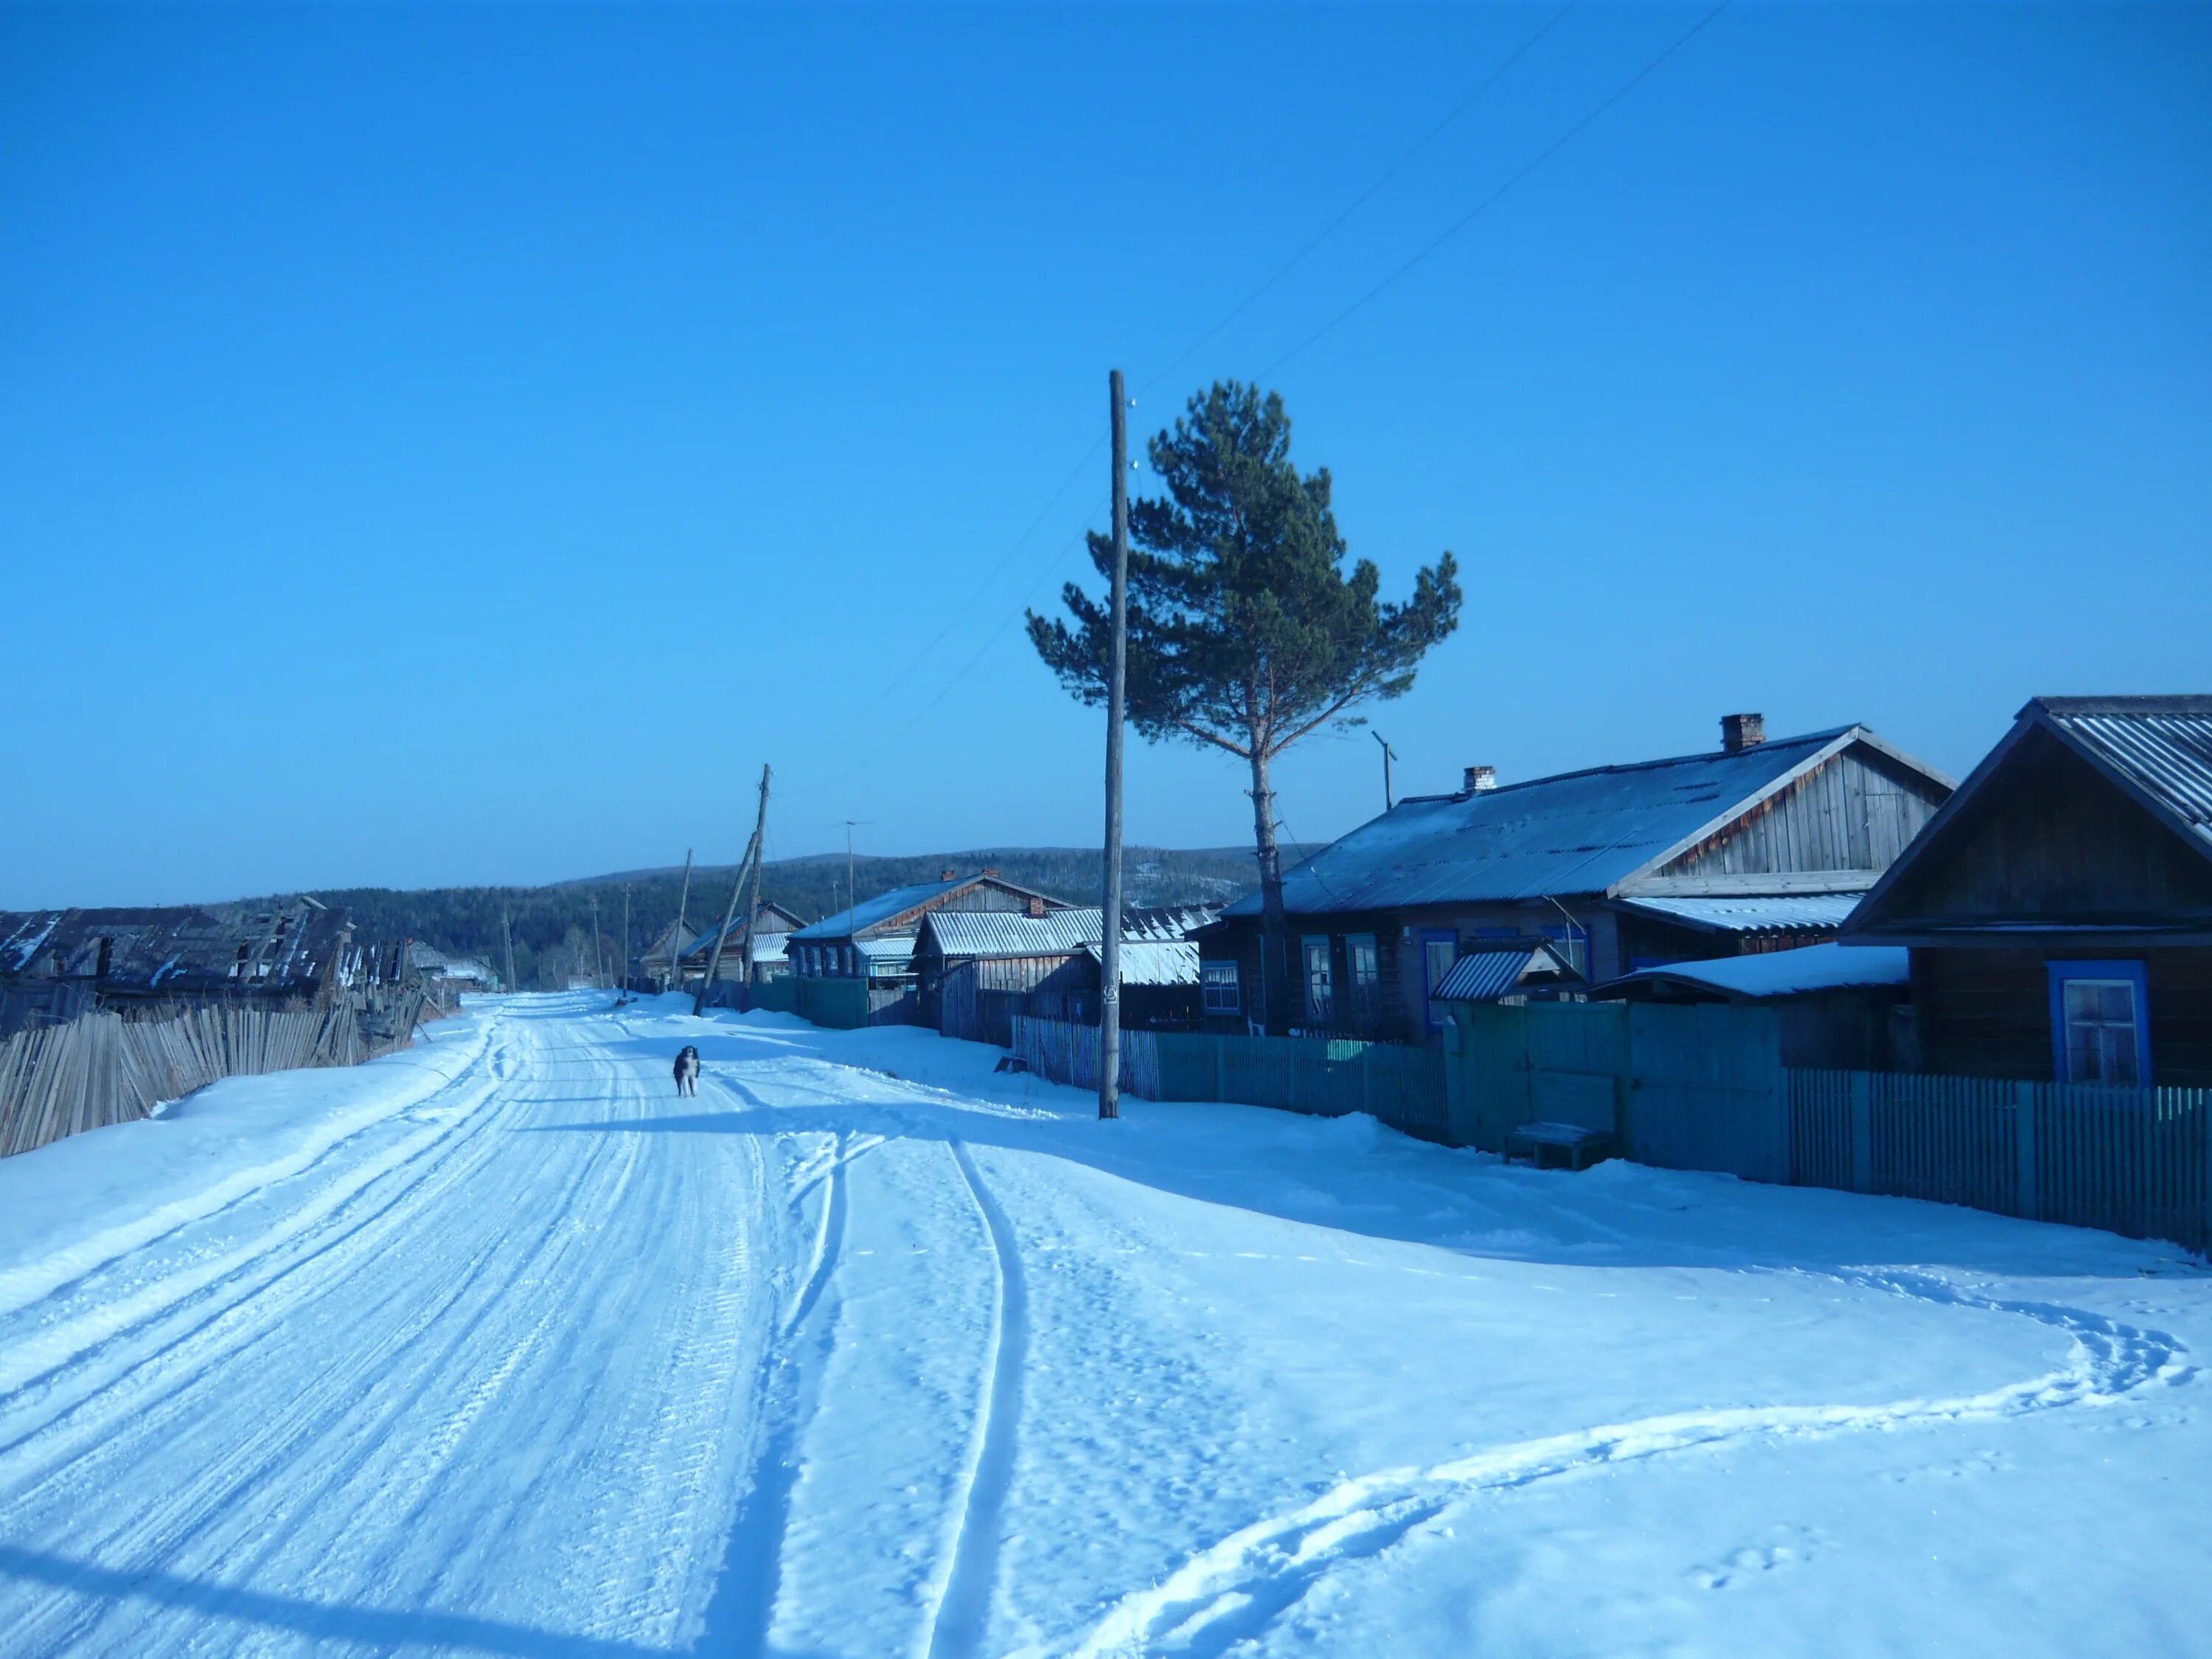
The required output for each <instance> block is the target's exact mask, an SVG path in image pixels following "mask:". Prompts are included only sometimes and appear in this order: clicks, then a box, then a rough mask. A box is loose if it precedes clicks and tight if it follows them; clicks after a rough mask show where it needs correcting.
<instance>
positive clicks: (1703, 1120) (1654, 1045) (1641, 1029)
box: [1615, 1003, 1790, 1182]
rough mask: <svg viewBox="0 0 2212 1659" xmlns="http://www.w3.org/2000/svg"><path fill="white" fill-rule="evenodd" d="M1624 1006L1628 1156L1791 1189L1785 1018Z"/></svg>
mask: <svg viewBox="0 0 2212 1659" xmlns="http://www.w3.org/2000/svg"><path fill="white" fill-rule="evenodd" d="M1615 1006H1620V1007H1624V1008H1626V1010H1627V1012H1628V1031H1627V1050H1628V1056H1629V1066H1628V1072H1629V1076H1628V1079H1627V1082H1628V1090H1627V1092H1628V1097H1629V1098H1628V1102H1627V1105H1626V1109H1625V1110H1624V1111H1623V1112H1622V1114H1621V1125H1620V1127H1621V1136H1622V1140H1623V1144H1624V1145H1625V1146H1626V1148H1627V1151H1628V1155H1629V1156H1630V1157H1631V1158H1634V1159H1635V1160H1636V1161H1637V1162H1638V1163H1639V1164H1656V1165H1657V1166H1658V1167H1660V1168H1662V1169H1668V1170H1720V1171H1722V1172H1723V1173H1726V1174H1729V1175H1735V1176H1742V1177H1743V1178H1744V1179H1746V1180H1747V1181H1771V1182H1786V1181H1787V1180H1789V1178H1790V1118H1789V1114H1788V1112H1787V1110H1786V1109H1785V1106H1784V1088H1783V1080H1782V1022H1781V1019H1780V1017H1779V1016H1778V1015H1777V1014H1776V1013H1775V1012H1773V1011H1772V1010H1771V1009H1766V1008H1744V1007H1737V1006H1732V1005H1730V1004H1728V1003H1698V1004H1691V1005H1686V1006H1676V1005H1673V1004H1666V1003H1624V1004H1619V1005H1615Z"/></svg>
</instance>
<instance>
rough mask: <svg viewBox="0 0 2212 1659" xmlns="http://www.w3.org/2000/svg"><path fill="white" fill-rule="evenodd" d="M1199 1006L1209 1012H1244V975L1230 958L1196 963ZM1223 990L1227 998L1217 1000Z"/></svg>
mask: <svg viewBox="0 0 2212 1659" xmlns="http://www.w3.org/2000/svg"><path fill="white" fill-rule="evenodd" d="M1224 976H1225V977H1224ZM1198 981H1199V1006H1200V1008H1202V1009H1203V1010H1204V1011H1205V1012H1206V1013H1209V1014H1241V1013H1243V1012H1244V975H1243V970H1242V969H1239V968H1238V966H1237V963H1236V961H1235V960H1234V959H1233V958H1232V959H1231V960H1229V961H1225V962H1201V963H1199V965H1198ZM1224 992H1226V993H1227V998H1228V1000H1226V1001H1219V1000H1217V999H1218V998H1219V997H1220V996H1221V995H1222V994H1223V993H1224Z"/></svg>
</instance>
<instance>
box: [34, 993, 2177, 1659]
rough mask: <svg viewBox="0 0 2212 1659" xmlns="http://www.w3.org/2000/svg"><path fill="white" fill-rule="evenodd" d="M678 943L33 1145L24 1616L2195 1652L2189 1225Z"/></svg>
mask: <svg viewBox="0 0 2212 1659" xmlns="http://www.w3.org/2000/svg"><path fill="white" fill-rule="evenodd" d="M680 1006H681V1005H678V1004H674V1003H667V1002H664V1003H659V1004H652V1003H648V1004H644V1005H638V1006H632V1007H630V1008H627V1009H624V1010H621V1011H619V1012H617V1011H612V1010H610V1009H609V1008H608V1007H607V1006H606V1001H605V998H604V997H592V996H589V995H574V996H568V997H544V998H534V999H520V1000H511V1001H506V1002H499V1001H487V1002H484V1003H482V1004H479V1005H476V1006H475V1007H474V1009H473V1011H472V1012H471V1013H470V1014H468V1015H467V1016H466V1017H465V1018H461V1019H459V1020H453V1021H449V1022H446V1023H444V1024H441V1025H439V1026H437V1027H435V1028H434V1032H435V1035H434V1036H433V1037H432V1039H431V1040H430V1041H429V1042H427V1043H425V1044H422V1045H420V1046H418V1047H417V1048H416V1049H414V1050H413V1051H411V1052H410V1053H409V1054H402V1055H395V1056H392V1057H391V1058H390V1059H388V1060H382V1061H379V1062H377V1063H375V1064H374V1065H371V1066H365V1067H362V1068H359V1069H357V1070H355V1071H349V1072H319V1073H292V1074H288V1075H284V1076H280V1077H275V1078H263V1079H234V1080H233V1081H231V1082H228V1083H225V1084H222V1085H218V1086H217V1087H216V1088H214V1089H211V1090H208V1091H204V1092H203V1093H202V1094H200V1095H198V1096H196V1097H192V1098H191V1099H190V1100H188V1101H186V1102H185V1103H181V1104H180V1105H179V1107H177V1108H175V1109H172V1111H171V1112H169V1113H168V1114H167V1115H164V1116H163V1117H162V1118H161V1119H160V1120H157V1121H153V1122H149V1123H143V1124H133V1125H129V1126H125V1127H119V1128H114V1129H106V1130H101V1131H99V1132H97V1133H93V1134H88V1135H84V1136H81V1137H78V1138H77V1139H74V1140H70V1141H66V1142H64V1143H62V1144H60V1145H58V1146H52V1147H48V1148H46V1149H45V1150H43V1151H40V1152H34V1153H31V1154H28V1155H27V1156H24V1157H21V1158H12V1159H9V1160H8V1161H7V1162H5V1163H4V1164H0V1652H4V1653H6V1654H8V1655H11V1656H15V1655H33V1654H62V1653H68V1654H114V1655H129V1656H144V1655H155V1654H166V1653H185V1652H191V1653H205V1654H222V1655H230V1654H248V1653H252V1654H262V1653H307V1652H314V1653H371V1652H374V1653H386V1652H407V1653H426V1652H452V1653H489V1654H504V1655H526V1656H556V1659H570V1656H574V1659H613V1656H639V1655H646V1654H654V1653H665V1652H684V1651H696V1652H702V1653H704V1652H712V1653H732V1654H740V1655H753V1656H769V1655H775V1656H782V1659H830V1656H841V1659H873V1656H891V1655H915V1656H924V1655H931V1656H954V1655H1012V1654H1035V1655H1073V1654H1082V1655H1102V1656H1103V1655H1109V1654H1148V1653H1190V1654H1231V1653H1239V1654H1241V1653H1253V1654H1290V1653H1298V1654H1330V1655H1347V1656H1405V1659H1417V1656H1429V1655H1437V1656H1443V1655H1450V1656H1464V1655H1474V1654H1516V1655H1517V1654H1544V1655H1552V1654H1592V1655H1614V1654H1640V1653H1667V1654H1684V1653H1711V1654H1725V1655H1741V1654H1760V1655H1765V1654H1794V1653H1804V1654H1857V1653H1905V1654H1920V1653H1924V1654H1945V1655H1951V1654H1990V1655H2004V1656H2008V1659H2019V1656H2023V1655H2030V1654H2053V1655H2057V1654H2066V1655H2078V1654H2105V1653H2111V1654H2120V1653H2125V1654H2153V1653H2154V1654H2185V1653H2212V1575H2208V1574H2207V1572H2206V1571H2205V1566H2206V1561H2207V1559H2208V1547H2207V1545H2206V1543H2205V1536H2206V1532H2205V1510H2206V1505H2207V1503H2208V1501H2212V1425H2208V1423H2207V1421H2206V1419H2205V1416H2204V1406H2205V1401H2206V1398H2207V1382H2206V1379H2205V1378H2204V1377H2203V1376H2201V1375H2200V1373H2199V1371H2198V1370H2197V1363H2198V1362H2197V1358H2196V1356H2197V1354H2198V1353H2200V1352H2207V1351H2212V1276H2208V1275H2207V1274H2206V1273H2203V1271H2202V1270H2201V1269H2200V1268H2199V1267H2196V1266H2193V1265H2191V1263H2190V1262H2189V1261H2187V1260H2185V1259H2184V1258H2183V1257H2182V1256H2181V1255H2180V1254H2179V1252H2178V1251H2175V1250H2173V1249H2167V1248H2164V1247H2160V1246H2155V1245H2144V1244H2136V1243H2126V1242H2124V1241H2122V1240H2119V1239H2116V1238H2112V1237H2108V1236H2105V1235H2100V1234H2093V1233H2085V1232H2077V1231H2069V1230H2066V1229H2063V1228H2057V1227H2039V1226H2033V1225H2026V1224H2022V1223H2016V1222H2011V1221H2007V1220H2003V1219H2001V1218H1994V1217H1989V1216H1983V1215H1978V1214H1975V1213H1973V1212H1968V1211H1965V1210H1953V1209H1946V1208H1942V1207H1939V1206H1930V1205H1921V1204H1911V1203H1905V1202H1901V1201H1895V1200H1871V1199H1863V1198H1855V1197H1851V1196H1849V1195H1846V1194H1833V1193H1825V1192H1810V1191H1793V1190H1788V1189H1783V1188H1763V1187H1758V1186H1753V1185H1748V1184H1744V1183H1739V1182H1734V1181H1731V1180H1728V1179H1725V1178H1722V1177H1714V1176H1686V1175H1675V1174H1667V1173H1662V1172H1659V1171H1654V1170H1641V1169H1634V1168H1631V1167H1628V1166H1626V1165H1622V1164H1607V1165H1605V1166H1602V1167H1601V1168H1600V1169H1598V1170H1595V1171H1592V1172H1590V1173H1588V1174H1584V1175H1580V1176H1571V1175H1564V1174H1556V1173H1544V1174H1538V1173H1535V1172H1533V1171H1530V1170H1525V1169H1514V1170H1509V1169H1505V1168H1502V1167H1500V1166H1499V1165H1498V1164H1497V1163H1496V1162H1495V1161H1494V1160H1492V1159H1490V1158H1486V1157H1483V1156H1481V1155H1480V1154H1477V1153H1473V1152H1449V1151H1443V1150H1441V1149H1438V1148H1435V1147H1431V1146H1423V1145H1420V1144H1419V1143H1416V1142H1413V1141H1410V1140H1407V1139H1402V1138H1401V1137H1398V1136H1396V1135H1394V1134H1392V1133H1389V1132H1388V1131H1386V1130H1383V1129H1382V1128H1380V1127H1378V1126H1376V1124H1375V1123H1374V1122H1373V1121H1370V1120H1367V1119H1358V1118H1354V1119H1343V1120H1338V1121H1316V1120H1310V1119H1304V1118H1299V1117H1295V1116H1291V1115H1287V1114H1282V1113H1276V1112H1270V1111H1266V1110H1261V1109H1254V1108H1247V1107H1237V1106H1218V1105H1175V1104H1152V1103H1147V1102H1144V1101H1132V1102H1129V1103H1127V1116H1126V1118H1125V1119H1124V1120H1123V1121H1121V1122H1120V1123H1118V1124H1111V1125H1101V1124H1099V1123H1097V1121H1095V1119H1094V1117H1093V1115H1092V1106H1091V1102H1090V1101H1089V1100H1088V1099H1087V1098H1085V1097H1083V1096H1081V1095H1079V1094H1077V1093H1075V1092H1074V1091H1069V1090H1063V1089H1057V1088H1054V1087H1052V1086H1051V1085H1046V1084H1043V1083H1042V1082H1039V1081H1037V1080H1036V1079H1033V1078H1029V1077H1024V1076H1018V1075H1016V1076H997V1075H994V1074H993V1073H992V1072H991V1066H992V1064H993V1062H994V1060H995V1059H996V1057H997V1056H996V1053H995V1051H993V1050H989V1049H985V1048H977V1047H974V1046H971V1045H966V1044H960V1043H951V1042H943V1041H941V1040H939V1039H938V1038H936V1037H935V1036H931V1035H928V1034H927V1033H922V1032H917V1031H911V1030H877V1031H864V1032H854V1033H847V1034H834V1033H828V1032H821V1031H817V1030H812V1029H811V1028H810V1027H807V1026H804V1025H802V1024H799V1023H798V1022H796V1021H793V1020H788V1019H782V1018H776V1017H772V1016H754V1017H751V1018H747V1019H745V1020H743V1021H738V1020H734V1019H731V1018H727V1017H725V1018H722V1019H720V1021H717V1022H711V1023H710V1022H702V1021H695V1020H693V1019H691V1018H689V1017H688V1016H686V1015H684V1014H683V1013H682V1012H679V1008H680ZM683 1042H697V1043H698V1044H699V1045H700V1047H701V1048H702V1050H703V1052H704V1053H705V1055H706V1059H707V1076H706V1079H705V1081H704V1083H703V1085H702V1089H701V1092H700V1095H699V1097H698V1098H697V1099H696V1100H678V1099H677V1098H675V1097H674V1096H673V1094H672V1091H671V1084H670V1081H669V1076H668V1065H669V1060H670V1058H671V1055H672V1054H673V1053H674V1051H675V1049H676V1048H678V1046H679V1045H680V1044H682V1043H683Z"/></svg>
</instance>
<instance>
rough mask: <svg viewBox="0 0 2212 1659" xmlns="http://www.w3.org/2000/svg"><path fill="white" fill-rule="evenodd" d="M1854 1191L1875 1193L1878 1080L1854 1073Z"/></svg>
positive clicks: (1852, 1126) (1852, 1109)
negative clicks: (1875, 1115) (1876, 1090)
mask: <svg viewBox="0 0 2212 1659" xmlns="http://www.w3.org/2000/svg"><path fill="white" fill-rule="evenodd" d="M1851 1190H1852V1191H1853V1192H1855V1193H1870V1192H1872V1191H1873V1190H1874V1079H1873V1078H1872V1077H1871V1076H1869V1074H1868V1073H1864V1072H1853V1073H1851Z"/></svg>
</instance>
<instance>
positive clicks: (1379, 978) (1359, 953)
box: [1344, 933, 1383, 1000]
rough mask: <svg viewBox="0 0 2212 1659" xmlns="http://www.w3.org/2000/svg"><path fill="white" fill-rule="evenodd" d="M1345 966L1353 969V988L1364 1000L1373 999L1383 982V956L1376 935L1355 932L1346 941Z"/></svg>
mask: <svg viewBox="0 0 2212 1659" xmlns="http://www.w3.org/2000/svg"><path fill="white" fill-rule="evenodd" d="M1344 961H1345V966H1346V968H1347V969H1350V970H1351V975H1352V989H1353V991H1355V992H1357V993H1358V994H1359V996H1360V997H1361V998H1362V1000H1371V999H1372V998H1373V996H1374V994H1375V990H1376V987H1377V986H1379V985H1381V984H1382V983H1383V958H1382V957H1381V956H1380V955H1379V954H1378V953H1377V952H1376V949H1375V935H1374V934H1372V933H1354V934H1352V935H1351V936H1350V937H1349V938H1348V939H1346V940H1345V941H1344Z"/></svg>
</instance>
